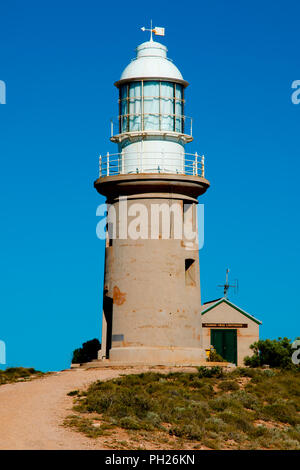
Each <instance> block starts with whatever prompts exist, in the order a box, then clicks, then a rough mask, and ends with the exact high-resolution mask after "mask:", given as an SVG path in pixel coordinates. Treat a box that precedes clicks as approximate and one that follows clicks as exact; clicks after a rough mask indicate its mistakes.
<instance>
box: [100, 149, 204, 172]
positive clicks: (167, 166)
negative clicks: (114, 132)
mask: <svg viewBox="0 0 300 470" xmlns="http://www.w3.org/2000/svg"><path fill="white" fill-rule="evenodd" d="M172 155H173V156H174V160H173V161H172V160H170V157H172ZM170 162H171V163H170ZM132 173H133V174H139V173H144V174H147V173H165V174H182V175H194V176H201V177H203V178H204V176H205V172H204V155H198V154H197V153H184V154H180V153H178V152H168V153H167V158H166V154H165V153H164V152H130V154H129V155H128V154H125V153H124V151H123V152H121V153H111V154H110V153H107V154H106V155H100V157H99V177H100V178H102V177H104V176H113V175H124V174H132Z"/></svg>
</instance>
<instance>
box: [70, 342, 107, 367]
mask: <svg viewBox="0 0 300 470" xmlns="http://www.w3.org/2000/svg"><path fill="white" fill-rule="evenodd" d="M99 349H101V344H100V342H99V340H98V339H96V338H95V339H91V340H90V341H87V342H86V343H83V344H82V348H78V349H75V350H74V352H73V358H72V364H82V363H84V362H90V361H92V360H93V359H97V357H98V351H99Z"/></svg>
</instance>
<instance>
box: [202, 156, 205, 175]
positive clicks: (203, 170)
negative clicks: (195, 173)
mask: <svg viewBox="0 0 300 470" xmlns="http://www.w3.org/2000/svg"><path fill="white" fill-rule="evenodd" d="M201 165H202V171H201V176H202V178H204V175H205V168H204V155H202V158H201Z"/></svg>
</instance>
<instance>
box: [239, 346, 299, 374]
mask: <svg viewBox="0 0 300 470" xmlns="http://www.w3.org/2000/svg"><path fill="white" fill-rule="evenodd" d="M250 348H251V349H252V350H253V352H254V353H253V355H252V356H251V357H249V356H247V357H245V359H244V363H245V365H246V366H250V367H261V366H263V365H264V364H268V365H269V366H270V367H279V368H282V369H292V368H295V367H296V368H297V366H295V365H294V364H293V362H292V355H293V352H294V349H292V341H291V340H290V339H288V338H278V340H277V339H272V340H271V339H264V340H262V339H261V340H259V341H257V342H255V343H254V344H252V345H251V346H250ZM299 369H300V368H299Z"/></svg>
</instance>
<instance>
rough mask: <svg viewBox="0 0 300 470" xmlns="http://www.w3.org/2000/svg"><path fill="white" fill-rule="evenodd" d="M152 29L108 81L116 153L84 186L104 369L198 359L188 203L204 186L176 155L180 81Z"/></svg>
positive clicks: (188, 122)
mask: <svg viewBox="0 0 300 470" xmlns="http://www.w3.org/2000/svg"><path fill="white" fill-rule="evenodd" d="M143 29H144V30H145V28H143ZM162 30H163V29H162V28H154V29H152V27H151V29H150V32H151V36H150V40H149V41H146V42H143V43H142V44H140V45H139V46H138V47H137V48H136V57H135V58H134V59H133V60H132V61H131V62H130V63H129V65H127V67H125V69H124V70H123V73H122V74H121V77H120V79H119V80H118V81H117V82H116V83H115V86H116V88H117V90H118V117H117V119H116V122H112V124H111V137H110V139H111V141H112V142H114V143H115V144H116V145H117V148H116V152H115V153H113V154H109V153H106V154H104V155H102V156H100V159H99V178H98V179H97V180H96V181H95V183H94V186H95V188H96V190H97V191H98V192H99V193H100V194H102V195H104V196H105V197H106V203H107V207H108V214H109V215H108V224H107V225H108V231H107V236H106V248H105V274H104V288H103V315H102V342H101V344H102V347H101V350H100V351H99V356H98V359H99V360H109V361H110V362H111V363H112V364H113V363H122V364H153V365H188V364H191V365H193V364H199V363H200V362H201V361H203V360H204V359H205V352H204V349H203V344H202V326H201V296H200V272H199V245H198V233H197V230H198V229H197V204H198V197H199V196H201V195H202V194H203V193H205V191H206V190H207V189H208V187H209V182H208V180H207V179H206V178H205V173H204V157H201V156H200V155H198V153H194V154H193V153H189V152H188V151H187V150H186V145H187V144H189V143H190V142H192V141H193V136H192V119H191V118H190V117H187V116H186V115H185V94H186V93H185V92H186V88H187V86H188V82H187V81H186V80H184V78H183V76H182V74H181V73H180V71H179V69H178V68H177V67H176V66H175V64H174V63H173V62H172V61H171V60H170V59H169V58H168V57H167V48H166V46H165V45H163V44H161V43H159V42H157V41H154V40H153V37H152V33H153V32H154V33H155V34H162ZM133 228H135V230H133ZM191 234H192V235H193V234H194V236H191Z"/></svg>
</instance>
